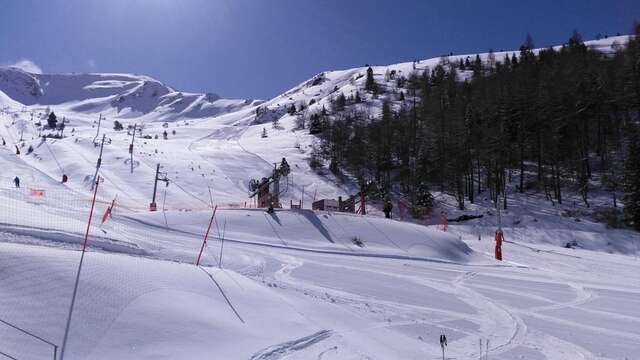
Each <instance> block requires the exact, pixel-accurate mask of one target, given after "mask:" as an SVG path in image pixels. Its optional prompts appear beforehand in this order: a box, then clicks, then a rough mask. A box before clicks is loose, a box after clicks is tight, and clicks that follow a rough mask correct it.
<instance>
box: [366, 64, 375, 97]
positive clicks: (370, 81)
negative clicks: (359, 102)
mask: <svg viewBox="0 0 640 360" xmlns="http://www.w3.org/2000/svg"><path fill="white" fill-rule="evenodd" d="M364 88H365V89H366V90H367V91H369V92H372V93H374V94H375V93H377V92H378V84H376V81H375V79H374V78H373V69H372V68H371V66H369V67H368V68H367V80H366V82H365V85H364Z"/></svg>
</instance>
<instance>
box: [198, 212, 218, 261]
mask: <svg viewBox="0 0 640 360" xmlns="http://www.w3.org/2000/svg"><path fill="white" fill-rule="evenodd" d="M216 210H218V205H216V206H215V207H214V208H213V213H212V214H211V220H209V226H208V227H207V232H206V233H205V234H204V239H203V240H202V246H200V253H199V254H198V259H197V260H196V266H199V265H200V258H201V257H202V252H203V251H204V247H205V245H206V244H207V238H208V237H209V231H211V225H212V224H213V219H214V218H215V217H216Z"/></svg>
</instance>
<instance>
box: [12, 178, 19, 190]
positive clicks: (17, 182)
mask: <svg viewBox="0 0 640 360" xmlns="http://www.w3.org/2000/svg"><path fill="white" fill-rule="evenodd" d="M13 183H14V184H15V185H16V187H17V188H19V187H20V178H19V177H17V176H16V177H15V178H14V179H13Z"/></svg>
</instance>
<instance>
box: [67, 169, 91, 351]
mask: <svg viewBox="0 0 640 360" xmlns="http://www.w3.org/2000/svg"><path fill="white" fill-rule="evenodd" d="M99 184H100V176H98V177H96V184H95V185H96V186H95V189H94V192H93V200H92V201H91V210H90V211H89V220H88V221H87V231H86V232H85V234H84V243H83V244H82V254H81V255H80V264H78V272H76V281H75V284H74V285H73V295H71V304H70V305H69V314H68V315H67V324H66V326H65V328H64V338H63V339H62V347H61V349H60V360H64V352H65V350H67V339H68V338H69V329H70V328H71V316H72V315H73V306H74V305H75V303H76V295H77V294H78V284H79V283H80V272H81V271H82V263H83V262H84V254H85V253H86V249H87V240H88V239H89V229H90V228H91V219H92V218H93V209H94V207H95V204H96V195H97V194H98V185H99Z"/></svg>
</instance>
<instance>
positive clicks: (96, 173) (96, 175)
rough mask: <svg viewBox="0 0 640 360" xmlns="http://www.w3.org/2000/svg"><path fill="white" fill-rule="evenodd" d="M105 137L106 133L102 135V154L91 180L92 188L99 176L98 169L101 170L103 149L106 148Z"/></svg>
mask: <svg viewBox="0 0 640 360" xmlns="http://www.w3.org/2000/svg"><path fill="white" fill-rule="evenodd" d="M104 139H105V135H104V134H103V135H102V143H101V144H100V155H99V156H98V161H97V162H96V172H95V174H93V180H92V181H91V190H93V187H94V186H95V184H96V179H97V177H98V170H100V165H102V150H103V149H104Z"/></svg>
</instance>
